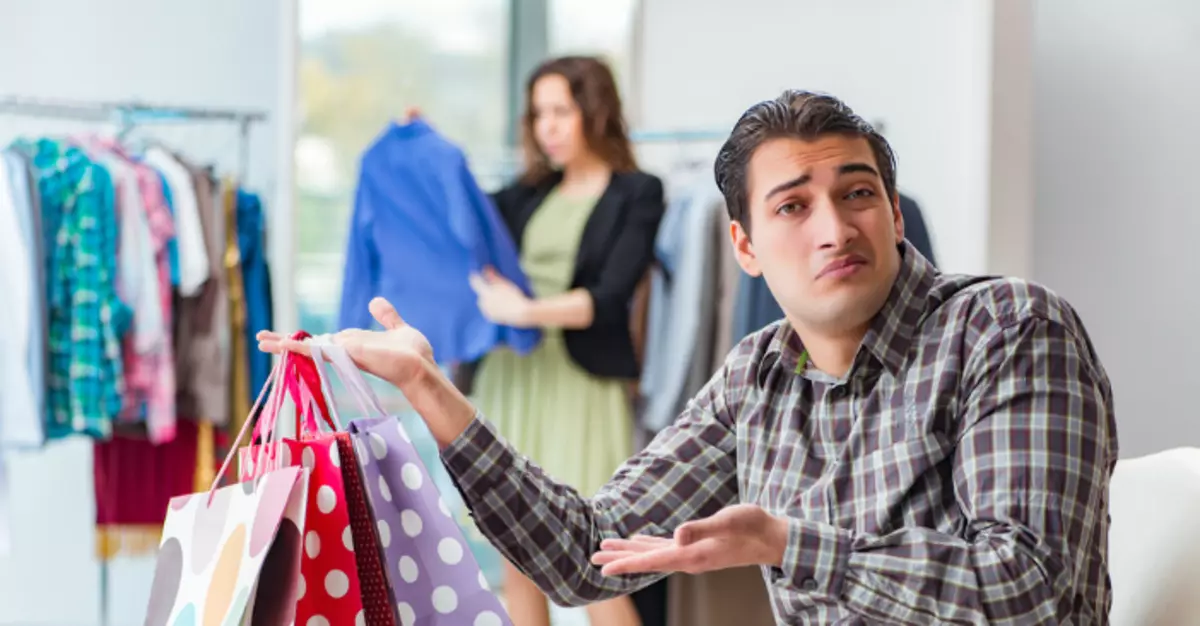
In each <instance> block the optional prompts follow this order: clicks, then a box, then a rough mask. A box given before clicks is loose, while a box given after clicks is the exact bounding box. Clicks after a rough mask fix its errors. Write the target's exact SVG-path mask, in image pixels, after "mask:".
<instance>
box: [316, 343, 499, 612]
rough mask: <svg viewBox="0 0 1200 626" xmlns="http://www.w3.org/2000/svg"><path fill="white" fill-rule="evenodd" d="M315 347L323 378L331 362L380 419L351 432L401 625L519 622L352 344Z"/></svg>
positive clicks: (362, 403)
mask: <svg viewBox="0 0 1200 626" xmlns="http://www.w3.org/2000/svg"><path fill="white" fill-rule="evenodd" d="M309 345H310V348H311V349H312V355H313V359H314V360H315V361H316V362H317V363H318V364H319V365H318V368H317V369H318V371H320V372H321V374H322V376H324V374H325V367H324V365H326V362H328V363H327V364H328V365H329V366H331V367H332V369H333V371H334V372H335V373H336V375H337V376H338V378H339V379H340V380H341V382H342V384H343V386H344V387H345V388H346V390H347V392H348V393H350V394H351V395H352V396H353V397H354V398H355V400H357V401H358V402H359V406H360V407H361V408H362V410H363V411H364V412H365V413H366V414H368V415H374V416H375V417H372V418H367V419H358V420H354V421H352V422H350V424H349V431H350V438H351V440H353V442H354V448H355V456H356V457H357V461H358V464H359V466H360V467H361V469H362V477H363V486H364V489H365V491H366V495H367V501H368V502H369V503H370V506H371V511H372V513H373V514H374V516H375V520H376V522H377V524H376V528H377V537H378V539H379V548H380V551H381V553H382V557H383V563H384V566H385V570H386V573H387V577H388V579H389V581H390V583H391V588H392V594H393V596H394V597H395V599H396V612H397V616H398V618H399V623H400V624H401V625H402V626H512V621H511V620H510V619H509V617H508V614H507V613H506V612H505V610H504V607H503V606H502V605H501V603H500V600H499V599H498V598H497V597H496V596H495V594H493V593H492V592H491V590H490V589H489V588H488V584H487V580H486V579H485V578H484V576H483V572H482V571H481V570H480V568H479V563H478V562H477V561H476V560H475V556H474V555H473V554H472V553H471V551H470V550H469V549H468V548H467V541H466V538H465V537H464V536H463V533H462V530H461V529H460V528H459V526H458V524H457V523H456V522H455V521H454V519H453V518H452V517H451V515H450V509H449V508H448V507H447V506H446V503H445V502H444V501H443V500H442V497H441V495H440V494H439V493H438V490H437V487H436V486H435V485H434V484H433V480H432V479H431V477H430V475H429V472H428V470H427V469H426V468H425V465H424V463H423V462H422V461H421V458H420V456H419V455H418V453H417V449H416V448H415V447H414V446H413V444H412V441H411V439H409V436H408V433H406V432H405V430H404V427H403V426H402V425H401V424H400V421H399V420H398V419H396V418H395V417H394V416H389V415H387V412H386V411H385V410H384V409H383V405H382V404H381V403H380V402H379V399H378V397H376V396H375V393H374V392H373V391H372V390H371V389H370V387H369V386H368V385H367V382H366V380H365V379H364V378H363V377H362V374H361V373H360V372H359V371H358V368H356V367H355V366H354V364H353V362H352V361H350V358H349V356H348V355H347V354H346V351H345V349H343V348H341V347H340V346H336V345H332V344H331V343H330V342H329V341H328V338H326V337H314V338H313V339H312V341H311V342H310V344H309ZM327 388H328V387H327Z"/></svg>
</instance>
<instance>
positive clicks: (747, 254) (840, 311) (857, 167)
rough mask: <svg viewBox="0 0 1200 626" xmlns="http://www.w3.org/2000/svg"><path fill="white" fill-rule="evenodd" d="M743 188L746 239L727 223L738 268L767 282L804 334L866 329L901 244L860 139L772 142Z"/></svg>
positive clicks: (756, 157) (899, 228) (895, 212)
mask: <svg viewBox="0 0 1200 626" xmlns="http://www.w3.org/2000/svg"><path fill="white" fill-rule="evenodd" d="M746 191H747V201H748V210H749V215H750V220H749V221H750V233H749V234H747V232H746V230H745V229H744V228H743V227H742V225H741V224H739V223H737V222H734V223H733V225H732V226H731V227H730V235H731V237H732V239H733V245H734V248H735V249H736V251H737V257H738V263H739V264H740V265H741V266H742V269H744V270H746V272H747V273H749V274H751V275H753V276H757V275H760V274H761V275H762V276H763V277H764V278H765V279H766V281H767V286H769V287H770V288H771V293H773V294H774V295H775V298H776V299H777V300H778V301H779V304H780V306H782V307H783V310H784V312H785V313H786V314H787V316H788V318H789V320H790V321H791V322H792V323H793V324H795V325H796V326H797V327H798V328H799V329H801V330H807V331H810V332H820V333H827V334H840V333H846V332H853V331H855V330H857V329H860V328H861V327H863V326H864V325H866V324H867V323H868V322H869V321H870V320H871V318H872V317H874V316H875V314H876V313H877V312H879V309H880V308H881V307H882V306H883V302H884V301H885V300H886V299H887V296H888V293H889V291H890V290H891V287H892V284H893V283H894V282H895V279H896V274H897V272H898V271H899V266H900V255H899V253H898V252H897V250H896V244H898V243H899V242H900V241H901V240H902V239H903V238H904V222H903V220H902V219H901V217H900V207H899V204H898V200H897V199H895V198H888V197H887V194H886V192H885V191H884V187H883V179H882V178H880V176H879V168H878V166H877V165H876V163H875V157H874V154H873V153H872V152H871V147H870V144H868V143H867V140H866V139H864V138H861V137H849V136H842V135H827V136H824V137H820V138H818V139H816V140H815V141H804V140H801V139H795V138H779V139H770V140H768V141H766V142H764V143H763V144H762V145H761V146H759V147H758V149H757V150H756V151H755V152H754V154H753V155H752V157H751V159H750V163H749V166H748V167H747V172H746Z"/></svg>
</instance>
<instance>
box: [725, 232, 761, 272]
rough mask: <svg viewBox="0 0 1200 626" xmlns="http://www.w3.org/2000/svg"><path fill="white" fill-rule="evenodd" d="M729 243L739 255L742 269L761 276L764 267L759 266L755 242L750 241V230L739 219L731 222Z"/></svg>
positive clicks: (738, 260) (738, 258) (736, 254)
mask: <svg viewBox="0 0 1200 626" xmlns="http://www.w3.org/2000/svg"><path fill="white" fill-rule="evenodd" d="M729 243H730V244H731V245H732V246H733V253H734V255H735V256H736V257H737V262H738V265H740V266H742V271H744V272H746V273H747V274H749V275H751V276H761V275H762V269H761V268H760V267H759V266H758V257H757V256H755V254H754V242H752V241H750V231H749V230H747V229H746V228H744V227H743V226H742V223H741V222H739V221H737V220H731V221H730V222H729Z"/></svg>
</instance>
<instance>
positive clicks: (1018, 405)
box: [773, 315, 1115, 625]
mask: <svg viewBox="0 0 1200 626" xmlns="http://www.w3.org/2000/svg"><path fill="white" fill-rule="evenodd" d="M1053 317H1057V316H1053ZM982 339H983V341H980V342H979V343H978V344H977V345H978V346H979V347H978V348H976V349H975V350H974V354H972V355H971V357H970V358H969V361H968V364H967V366H966V369H967V371H966V372H965V375H964V380H963V385H964V393H965V394H966V395H965V397H964V398H963V400H964V402H963V405H962V408H961V410H960V416H961V422H960V425H959V430H958V433H957V437H958V447H957V450H956V451H954V452H953V453H952V454H953V455H954V456H953V461H952V464H951V465H950V470H951V472H952V481H953V485H954V492H955V494H956V496H957V506H959V507H961V509H962V511H963V514H964V516H965V517H966V519H967V520H968V521H967V528H966V530H965V532H964V533H963V535H962V536H963V537H965V538H960V537H959V536H950V535H946V534H942V533H938V532H936V531H933V530H930V529H925V528H903V529H899V530H896V531H894V532H892V533H889V534H886V535H883V536H872V535H864V534H856V533H853V532H851V531H847V530H844V529H841V528H836V527H834V526H831V525H828V524H824V523H818V522H811V521H803V520H796V519H793V520H791V522H790V533H789V539H788V546H787V549H786V552H785V554H784V559H783V568H782V569H781V570H776V571H774V572H773V574H774V578H775V581H774V582H775V584H776V585H784V586H787V587H791V588H792V589H794V590H800V591H802V592H803V593H811V594H814V595H824V596H825V597H827V598H830V599H833V600H835V601H836V602H838V603H840V604H841V605H842V606H844V607H846V608H847V609H849V610H851V611H853V612H855V613H858V614H861V615H863V616H867V617H871V618H875V619H879V620H883V621H885V622H887V623H889V624H931V623H934V622H937V623H956V624H962V623H970V624H976V623H991V624H1013V625H1028V624H1042V623H1054V624H1057V623H1060V621H1061V620H1063V619H1070V618H1071V617H1074V618H1080V617H1085V618H1087V617H1090V618H1092V619H1084V620H1083V622H1082V623H1093V619H1094V620H1101V619H1102V617H1101V616H1100V615H1091V616H1087V615H1081V613H1080V612H1081V611H1086V609H1085V608H1082V607H1080V606H1073V604H1074V600H1073V598H1074V597H1075V595H1076V593H1077V589H1078V588H1079V587H1081V586H1082V585H1083V584H1084V583H1085V582H1094V581H1093V579H1094V577H1096V576H1104V575H1105V573H1104V572H1097V571H1084V570H1083V565H1082V563H1084V562H1085V559H1084V555H1088V554H1095V553H1096V552H1097V551H1102V550H1103V549H1104V546H1102V545H1099V544H1101V543H1103V541H1104V536H1103V534H1102V533H1101V530H1102V529H1103V528H1104V527H1106V525H1107V518H1106V517H1105V516H1106V511H1107V506H1106V495H1105V491H1106V489H1107V485H1108V474H1109V472H1110V471H1111V464H1112V462H1113V460H1114V459H1115V451H1113V450H1112V449H1110V447H1109V446H1110V444H1111V443H1112V441H1113V439H1112V438H1113V437H1114V432H1113V431H1115V427H1114V425H1113V421H1112V420H1113V418H1112V415H1111V411H1110V410H1109V409H1108V407H1111V406H1112V404H1111V394H1110V390H1109V388H1108V383H1107V378H1106V377H1105V375H1104V374H1103V372H1102V371H1100V370H1099V369H1098V366H1097V365H1095V362H1094V360H1093V357H1092V354H1091V347H1090V345H1089V343H1088V342H1087V341H1086V340H1085V339H1082V338H1081V335H1080V334H1079V332H1078V331H1077V329H1076V328H1075V327H1074V325H1073V324H1071V323H1070V322H1069V321H1056V320H1052V319H1047V317H1046V316H1041V315H1032V316H1025V317H1024V318H1023V319H1019V320H1012V321H1011V322H1010V323H1001V324H996V325H993V330H992V331H991V332H989V333H987V334H985V336H984V337H983V338H982ZM1101 562H1102V559H1101ZM1094 600H1095V602H1096V604H1095V607H1097V608H1099V607H1103V606H1105V603H1106V602H1108V599H1107V598H1096V599H1094ZM1095 623H1099V622H1098V621H1097V622H1095Z"/></svg>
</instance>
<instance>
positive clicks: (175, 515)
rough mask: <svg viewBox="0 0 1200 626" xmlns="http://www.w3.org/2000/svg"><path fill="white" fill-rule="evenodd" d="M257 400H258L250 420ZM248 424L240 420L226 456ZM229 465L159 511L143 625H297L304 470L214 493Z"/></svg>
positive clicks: (277, 473) (267, 474) (304, 509)
mask: <svg viewBox="0 0 1200 626" xmlns="http://www.w3.org/2000/svg"><path fill="white" fill-rule="evenodd" d="M281 365H282V362H281V364H280V365H277V366H276V368H275V369H274V370H273V371H272V372H271V374H270V376H269V378H268V385H269V384H270V381H271V380H275V379H276V378H277V377H278V376H279V374H280V371H281V370H282V369H283V368H282V367H281ZM263 391H264V392H265V391H266V388H264V389H263ZM262 401H263V394H261V393H260V394H259V398H258V400H256V401H255V403H254V409H252V410H251V412H250V415H251V416H253V415H255V414H256V412H257V411H256V409H257V408H258V407H259V406H260V405H261V403H262ZM253 422H254V420H253V419H248V420H247V421H246V427H243V428H242V431H241V432H240V433H239V434H238V436H237V439H236V440H235V441H234V443H233V448H234V449H236V448H237V446H238V444H239V443H241V441H242V439H243V438H244V437H245V436H246V432H247V430H248V427H249V426H250V425H251V424H252V423H253ZM232 459H233V453H232V451H231V452H230V455H229V457H227V458H226V459H225V463H224V465H222V466H221V469H220V471H218V472H217V476H216V479H215V480H214V481H213V486H212V488H210V490H209V491H207V492H202V493H195V494H191V495H187V496H178V497H175V498H172V499H171V502H170V504H169V505H168V506H167V518H166V522H165V523H164V525H163V533H162V543H161V544H160V546H159V551H158V556H157V559H156V562H155V567H154V582H153V583H152V585H151V588H150V601H149V605H148V606H147V608H146V619H145V622H144V623H145V624H146V626H180V625H183V624H190V625H209V624H212V625H225V624H261V625H263V626H292V625H293V624H296V623H302V622H297V621H296V598H297V595H298V592H299V590H298V588H297V585H298V583H299V580H300V553H301V551H302V549H303V548H302V544H303V539H302V536H301V529H302V528H304V527H305V525H306V524H305V518H306V514H307V512H308V511H307V499H306V495H307V493H308V486H309V478H310V471H309V470H307V469H304V468H301V467H287V468H281V469H274V470H271V471H266V472H264V473H262V474H261V475H260V476H259V477H258V478H256V479H255V480H250V481H246V482H243V483H241V484H237V485H230V486H228V487H224V488H221V489H217V485H219V484H220V482H221V478H222V476H224V474H225V471H226V470H227V469H228V468H229V465H230V463H231V461H232Z"/></svg>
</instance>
